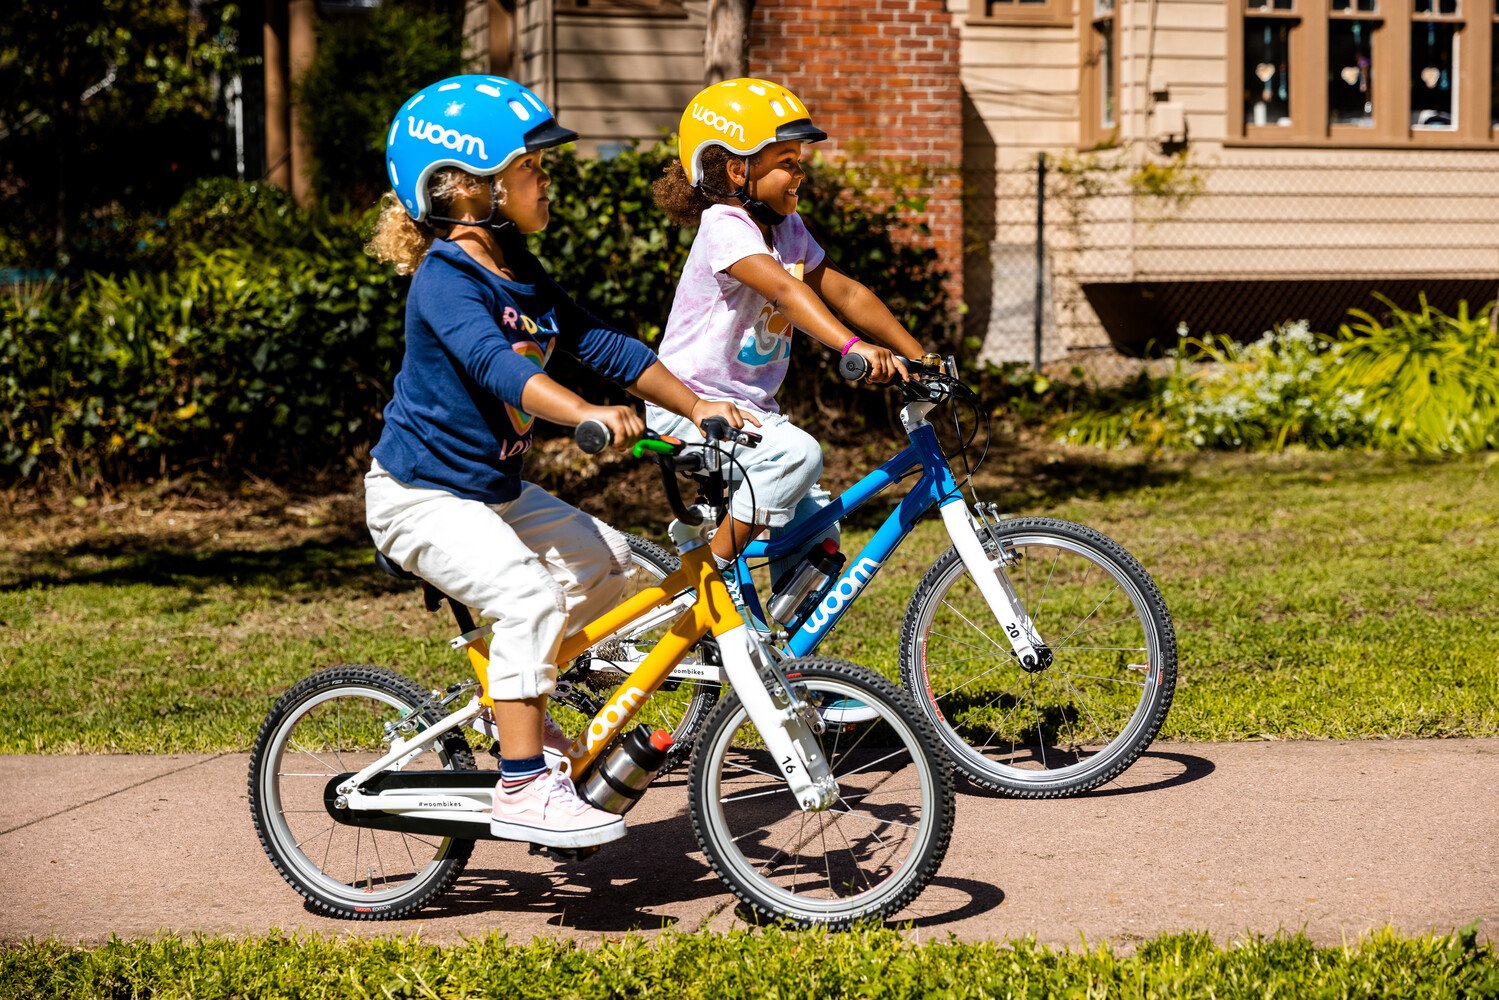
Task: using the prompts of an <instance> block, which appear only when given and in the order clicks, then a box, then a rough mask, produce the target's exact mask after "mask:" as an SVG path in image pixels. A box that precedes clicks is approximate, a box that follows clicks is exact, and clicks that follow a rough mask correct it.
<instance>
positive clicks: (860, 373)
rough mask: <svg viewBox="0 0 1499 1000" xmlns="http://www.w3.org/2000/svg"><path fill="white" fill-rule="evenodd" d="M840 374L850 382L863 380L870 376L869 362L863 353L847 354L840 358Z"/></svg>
mask: <svg viewBox="0 0 1499 1000" xmlns="http://www.w3.org/2000/svg"><path fill="white" fill-rule="evenodd" d="M838 374H839V375H842V376H843V377H844V378H846V379H848V380H849V381H850V382H862V381H864V380H865V379H866V378H868V377H869V362H868V360H866V359H865V358H864V356H863V355H861V354H845V355H844V356H843V357H841V358H839V359H838Z"/></svg>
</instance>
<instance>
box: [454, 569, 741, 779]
mask: <svg viewBox="0 0 1499 1000" xmlns="http://www.w3.org/2000/svg"><path fill="white" fill-rule="evenodd" d="M692 589H695V590H696V591H697V600H696V601H694V602H693V604H692V606H691V607H690V608H687V609H686V610H685V611H683V612H682V616H681V617H680V618H678V619H677V621H676V623H675V624H674V625H673V626H672V627H671V630H670V631H669V632H667V634H666V635H665V636H664V637H662V639H661V641H659V642H658V643H656V646H655V648H654V649H652V650H651V651H650V653H649V654H648V655H647V656H646V658H645V659H644V660H643V661H642V662H641V664H640V666H638V667H636V668H635V670H634V672H632V673H631V674H630V676H629V677H627V678H626V679H625V681H624V682H623V683H622V684H620V686H619V689H618V690H617V691H616V692H615V694H614V697H613V698H611V699H610V700H609V702H608V704H606V705H605V706H604V707H603V708H601V709H600V710H599V713H598V714H597V715H595V716H594V717H593V719H592V720H591V721H590V722H589V723H588V726H587V728H585V729H584V730H583V735H581V736H579V737H578V738H577V739H576V740H574V741H573V745H572V746H571V747H569V748H568V751H567V759H568V764H567V767H568V771H569V773H570V774H572V776H573V778H574V779H575V780H576V779H577V778H580V777H582V776H583V775H584V774H586V773H587V772H588V769H589V768H590V767H592V766H593V764H594V762H595V761H596V760H598V757H599V754H600V753H602V752H603V750H604V748H605V747H607V746H608V745H609V741H610V740H612V739H613V738H614V735H615V734H616V733H618V732H619V731H620V730H622V729H624V728H625V726H626V725H628V724H629V722H630V720H631V719H633V718H634V717H635V715H636V713H637V712H638V711H639V710H640V707H641V706H642V705H644V704H645V702H646V701H647V700H648V699H649V698H650V696H651V695H652V694H654V693H655V692H656V689H657V688H659V687H660V686H661V685H662V683H664V682H665V681H666V678H667V677H668V676H670V674H671V672H672V670H673V669H674V668H675V667H676V665H677V664H678V663H680V662H682V659H683V657H685V656H686V655H687V653H688V651H689V650H691V649H692V647H693V646H695V645H697V643H698V641H699V640H700V639H702V637H703V636H705V635H707V634H708V633H709V632H711V633H713V635H715V636H719V635H722V634H723V633H725V632H727V631H729V630H730V629H733V628H737V627H739V626H741V625H743V624H744V619H743V618H742V617H740V614H739V611H738V609H736V608H735V607H734V601H733V599H732V598H730V597H729V591H728V588H727V587H725V586H724V582H723V575H722V574H721V573H719V571H718V567H717V565H716V564H715V563H714V562H713V554H712V552H711V551H710V550H709V548H708V546H706V545H704V546H700V547H699V548H696V549H693V550H691V551H690V552H687V553H686V554H684V555H683V556H682V568H681V569H679V570H677V571H676V572H675V573H673V574H671V575H670V576H668V577H667V578H666V579H664V580H662V581H661V582H660V583H659V584H657V585H656V586H654V587H647V588H646V589H645V590H642V591H641V592H640V593H638V594H636V595H635V596H634V597H631V598H630V599H629V600H627V601H625V602H624V603H623V604H621V605H619V606H618V607H616V608H613V609H612V610H610V611H606V612H604V613H603V614H602V615H600V616H599V617H598V618H596V619H594V620H593V621H591V622H589V623H588V624H587V625H585V626H583V627H582V628H581V629H579V630H578V631H576V632H574V633H573V634H572V635H570V636H568V637H567V638H566V639H564V640H562V649H561V651H560V652H559V653H558V656H557V659H558V661H559V662H561V663H569V662H571V661H572V660H573V659H574V658H575V657H577V656H579V655H581V654H582V653H583V652H585V651H586V650H588V649H590V648H592V647H593V646H595V645H596V644H598V642H600V641H601V640H603V639H606V638H608V637H609V636H611V635H613V634H615V633H616V632H618V631H619V630H620V629H622V628H624V627H625V626H627V625H629V624H630V623H632V622H634V621H636V620H637V619H639V618H642V617H644V616H645V615H647V614H649V613H650V612H652V611H654V610H656V609H657V608H659V607H662V606H663V605H666V604H670V603H671V602H672V601H673V600H675V599H676V597H677V595H678V594H680V593H682V592H683V591H685V590H692ZM468 658H469V663H470V664H472V666H473V668H474V673H475V675H476V676H477V677H478V678H479V690H480V695H479V700H480V702H481V703H482V704H484V705H485V706H487V707H489V708H493V707H494V701H493V700H492V699H491V698H490V697H489V691H488V684H487V682H488V679H489V644H488V643H487V642H485V641H484V640H482V639H481V640H479V641H476V642H474V643H473V644H472V645H470V646H469V647H468Z"/></svg>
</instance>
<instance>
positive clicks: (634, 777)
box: [578, 726, 671, 816]
mask: <svg viewBox="0 0 1499 1000" xmlns="http://www.w3.org/2000/svg"><path fill="white" fill-rule="evenodd" d="M670 749H671V734H670V733H668V732H667V731H666V730H664V729H658V730H656V731H655V732H654V733H652V732H648V731H647V730H646V727H645V726H636V727H635V728H634V729H632V730H630V731H629V732H628V733H626V734H625V735H624V736H623V737H621V738H620V739H619V740H618V741H617V742H616V743H615V744H614V746H613V748H611V749H610V751H609V753H608V755H607V756H606V757H605V758H604V759H603V760H601V761H599V765H598V767H595V768H594V769H593V771H592V773H590V774H589V775H588V780H586V781H584V782H583V784H582V786H581V787H580V788H579V789H578V794H580V795H581V796H582V797H583V798H584V799H586V800H587V801H588V802H590V803H592V804H593V805H595V806H597V807H598V808H600V809H603V810H605V811H606V812H612V813H618V814H619V815H621V816H623V815H624V814H625V813H627V812H629V811H630V809H631V808H632V807H633V806H634V805H635V803H636V802H639V801H640V797H641V796H642V795H644V794H645V789H646V786H647V785H649V784H650V783H651V779H652V778H654V777H655V776H656V772H657V771H659V770H661V765H662V764H665V763H666V751H668V750H670Z"/></svg>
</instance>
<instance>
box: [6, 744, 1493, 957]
mask: <svg viewBox="0 0 1499 1000" xmlns="http://www.w3.org/2000/svg"><path fill="white" fill-rule="evenodd" d="M246 767H247V758H246V756H245V755H243V754H221V755H203V756H188V755H183V756H162V757H0V786H3V788H4V789H5V794H4V796H3V798H0V871H3V875H0V879H3V886H4V897H5V904H6V905H5V906H4V907H3V908H0V938H3V939H4V940H16V939H20V938H27V937H37V938H41V937H47V936H49V935H55V936H57V937H58V938H61V939H63V940H67V941H81V942H98V941H102V940H104V939H106V938H108V937H109V936H110V935H111V934H119V935H121V936H125V937H131V936H140V935H152V934H155V933H158V932H162V931H168V932H176V933H188V932H193V931H203V932H207V933H210V934H233V935H242V934H262V933H265V932H266V931H269V930H271V929H272V928H281V929H283V930H288V931H290V930H296V931H320V932H323V933H330V934H349V933H352V934H361V935H371V934H382V935H384V934H410V933H414V932H420V933H421V934H422V936H423V937H425V938H427V939H429V940H456V939H459V938H461V937H463V936H465V935H474V934H482V933H485V932H488V931H490V930H496V929H497V930H501V931H504V932H506V933H508V934H509V935H510V936H511V937H512V938H516V939H522V940H528V939H530V938H531V937H532V936H533V935H537V934H542V935H565V936H573V937H578V938H580V939H582V940H584V941H594V940H597V939H598V938H599V937H600V936H601V935H609V936H613V935H617V934H619V933H622V932H625V931H628V930H630V929H634V928H639V929H641V930H644V931H652V930H657V929H660V928H663V927H676V928H678V929H680V930H684V931H690V930H695V929H697V928H700V927H711V928H718V929H726V928H730V927H734V926H739V925H740V921H739V918H738V917H737V916H736V915H735V908H734V906H733V900H732V898H731V897H730V895H729V893H728V891H727V890H726V889H725V887H724V886H723V884H722V883H721V882H719V880H718V879H717V878H716V877H715V876H714V875H713V874H712V872H711V871H709V869H708V868H707V866H706V865H705V864H704V862H703V859H702V856H701V855H700V854H699V853H698V852H697V850H696V844H695V843H694V841H693V838H692V832H691V829H690V823H689V821H688V820H687V817H686V794H685V778H684V777H682V776H679V775H673V776H669V777H668V778H665V779H662V781H661V782H659V783H658V785H657V787H656V788H655V789H653V791H652V792H651V794H649V795H647V796H646V798H645V799H644V801H643V802H642V804H641V805H640V806H639V807H637V808H636V810H635V811H634V812H632V813H631V814H630V827H631V831H632V833H631V836H629V837H627V838H626V839H625V840H623V841H621V842H619V843H618V844H614V845H610V846H609V847H606V848H605V849H604V850H603V851H601V852H600V853H599V854H598V855H597V856H596V857H594V858H592V859H590V860H589V861H588V862H586V863H583V864H578V865H570V866H566V867H556V866H553V865H552V864H550V863H549V862H542V861H540V859H537V858H532V857H529V856H527V854H526V851H525V848H524V847H523V846H519V845H510V844H497V843H481V844H480V845H479V846H478V847H477V849H476V850H475V852H474V857H473V860H472V861H471V862H470V866H469V869H468V872H467V874H466V875H465V876H464V877H463V878H461V879H460V880H459V882H458V884H457V885H456V886H455V887H454V890H453V891H452V892H451V893H449V894H448V895H447V896H445V897H442V898H440V899H439V900H438V902H437V904H436V905H435V906H434V907H432V908H430V909H428V910H426V911H424V913H423V919H420V920H406V921H398V922H393V923H378V924H369V923H349V922H343V921H336V920H330V919H326V918H323V917H319V916H315V915H314V914H312V913H311V912H310V911H308V910H307V909H306V908H305V907H304V906H303V905H302V901H301V897H300V896H298V895H297V894H296V893H295V892H294V891H293V890H292V889H291V888H290V887H289V886H287V885H286V884H285V883H283V882H282V881H281V879H280V877H279V876H278V875H277V874H276V872H275V871H274V869H273V868H272V867H271V864H270V862H269V861H268V860H267V859H266V857H265V855H264V854H263V853H262V851H261V849H260V845H259V843H258V842H257V841H256V839H255V834H254V831H253V829H252V827H251V824H250V816H249V809H248V806H247V804H246V799H245V775H246ZM960 787H966V786H960ZM905 917H906V918H907V919H910V920H912V921H914V925H915V930H914V934H913V936H915V937H918V938H927V937H945V936H946V935H947V934H948V933H949V932H951V933H954V934H957V935H958V936H959V937H961V938H965V939H978V938H994V939H1002V938H1008V937H1016V936H1020V935H1025V934H1034V935H1035V936H1036V937H1037V938H1038V939H1039V940H1041V941H1042V942H1046V943H1052V944H1060V945H1077V944H1078V943H1079V942H1080V940H1081V939H1082V938H1086V939H1087V941H1088V942H1089V943H1099V942H1103V941H1110V942H1114V943H1116V944H1125V945H1128V944H1129V943H1130V942H1133V941H1137V940H1140V939H1142V938H1147V937H1151V936H1153V935H1156V934H1159V933H1161V932H1163V931H1180V930H1206V931H1209V932H1211V933H1212V935H1213V936H1214V938H1215V939H1217V940H1219V941H1226V940H1229V939H1232V938H1235V937H1239V936H1242V935H1243V934H1245V933H1246V932H1258V933H1273V932H1274V931H1276V930H1277V929H1280V928H1285V929H1287V930H1292V931H1296V930H1305V931H1306V932H1307V933H1308V934H1309V935H1310V936H1311V937H1312V938H1313V939H1314V940H1315V941H1318V942H1319V943H1329V944H1331V943H1338V942H1341V941H1344V940H1348V941H1352V940H1354V939H1356V938H1357V937H1358V936H1359V935H1360V934H1362V933H1364V932H1366V931H1368V930H1370V929H1372V928H1377V927H1380V926H1383V925H1386V924H1389V925H1392V926H1394V927H1395V928H1396V929H1397V930H1399V931H1402V932H1406V933H1423V932H1428V931H1436V932H1443V933H1445V932H1448V931H1451V930H1453V929H1454V928H1456V927H1459V926H1461V925H1463V924H1466V923H1468V922H1469V921H1472V920H1475V919H1481V920H1482V921H1483V925H1482V926H1481V928H1480V934H1481V936H1483V937H1484V938H1486V939H1489V940H1494V939H1495V937H1496V931H1499V740H1493V739H1490V740H1445V741H1391V742H1356V743H1234V744H1157V745H1156V746H1155V747H1154V748H1153V749H1152V751H1151V752H1150V753H1149V754H1147V755H1146V756H1145V757H1144V758H1142V759H1141V760H1140V761H1139V762H1138V763H1137V764H1136V765H1135V766H1134V767H1133V768H1131V769H1130V770H1129V771H1128V772H1127V773H1126V774H1125V775H1124V777H1123V778H1122V779H1120V780H1119V781H1117V782H1116V783H1114V784H1112V785H1110V786H1108V787H1106V788H1104V789H1101V790H1099V791H1096V792H1094V793H1092V794H1089V795H1086V796H1083V797H1081V798H1076V799H1068V800H1061V801H1052V802H1020V801H1013V800H1009V799H1001V798H995V797H990V796H987V795H982V794H973V793H971V792H965V793H964V794H962V795H960V797H959V800H958V826H957V830H956V831H955V833H954V836H953V842H952V847H951V849H950V850H949V852H948V855H947V860H946V862H945V864H944V865H943V867H942V870H941V872H940V873H939V874H938V876H937V878H936V880H935V881H934V882H933V883H932V885H931V886H930V887H929V888H928V889H927V890H926V892H925V893H924V894H922V896H920V897H919V898H918V899H917V900H916V903H915V904H914V905H913V907H912V908H911V909H910V910H909V911H907V913H906V914H905Z"/></svg>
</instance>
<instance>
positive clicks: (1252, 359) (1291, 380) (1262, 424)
mask: <svg viewBox="0 0 1499 1000" xmlns="http://www.w3.org/2000/svg"><path fill="white" fill-rule="evenodd" d="M1378 297H1379V298H1380V300H1381V301H1383V302H1384V303H1385V304H1386V305H1387V306H1389V308H1390V325H1389V326H1385V325H1384V324H1383V323H1381V322H1380V321H1379V320H1377V319H1375V318H1374V317H1373V316H1372V315H1370V314H1369V313H1366V312H1364V311H1362V310H1351V314H1352V315H1353V316H1354V317H1355V318H1356V319H1357V320H1358V322H1356V323H1354V324H1351V325H1350V324H1344V325H1343V326H1342V328H1341V329H1340V331H1339V334H1338V335H1337V336H1336V337H1327V336H1323V335H1320V334H1315V333H1312V332H1311V331H1310V330H1309V329H1308V328H1307V325H1306V324H1305V323H1304V322H1303V323H1293V324H1289V325H1287V326H1285V327H1282V328H1277V329H1276V330H1274V331H1271V332H1270V333H1267V334H1265V335H1264V336H1263V337H1261V338H1260V339H1259V340H1257V341H1255V342H1254V343H1252V344H1248V345H1242V344H1238V343H1235V342H1234V341H1232V340H1230V339H1228V338H1224V337H1214V336H1212V335H1208V336H1206V337H1203V338H1201V339H1196V338H1191V337H1185V336H1184V337H1183V338H1182V339H1181V341H1180V342H1179V343H1178V344H1177V346H1176V347H1175V348H1174V349H1173V350H1171V351H1169V352H1168V357H1169V358H1170V360H1171V368H1170V370H1169V371H1168V372H1167V373H1166V374H1164V375H1153V374H1150V373H1148V372H1144V373H1141V374H1140V375H1138V376H1136V377H1135V378H1133V379H1131V380H1130V381H1128V382H1126V383H1125V384H1124V385H1123V386H1122V387H1120V388H1118V389H1112V390H1106V391H1098V392H1094V393H1091V394H1089V393H1084V394H1081V396H1080V401H1079V404H1078V408H1077V409H1076V410H1075V411H1074V412H1072V413H1069V414H1068V415H1066V416H1065V417H1064V418H1062V419H1061V420H1060V421H1059V423H1058V430H1059V432H1060V434H1061V435H1062V437H1063V438H1064V439H1065V440H1068V441H1072V442H1076V443H1079V444H1089V445H1096V446H1099V447H1124V446H1131V445H1133V446H1140V447H1146V448H1152V449H1162V448H1169V449H1193V448H1236V449H1246V450H1272V451H1278V450H1281V449H1283V448H1285V447H1287V446H1288V445H1292V444H1296V445H1302V446H1305V447H1310V448H1340V447H1379V448H1389V449H1395V450H1402V451H1413V452H1420V453H1427V454H1432V453H1438V452H1463V451H1472V450H1475V449H1479V448H1485V447H1495V446H1496V444H1499V351H1496V348H1499V338H1496V337H1495V336H1494V335H1493V333H1492V332H1491V331H1490V329H1489V327H1488V321H1487V316H1488V310H1489V309H1492V308H1494V306H1493V305H1492V304H1491V305H1490V306H1488V307H1485V308H1484V309H1483V310H1481V311H1480V313H1479V315H1478V316H1477V317H1470V316H1469V315H1468V308H1467V303H1462V304H1460V306H1459V311H1458V315H1457V316H1455V317H1452V316H1446V315H1445V314H1443V313H1442V312H1441V311H1439V310H1436V309H1433V308H1432V307H1431V306H1430V304H1429V303H1427V301H1426V299H1425V297H1424V296H1423V297H1422V298H1421V309H1420V311H1419V312H1409V311H1406V310H1404V309H1401V308H1400V307H1399V306H1397V305H1395V304H1394V303H1393V302H1391V301H1390V300H1389V299H1386V298H1384V297H1383V296H1378Z"/></svg>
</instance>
